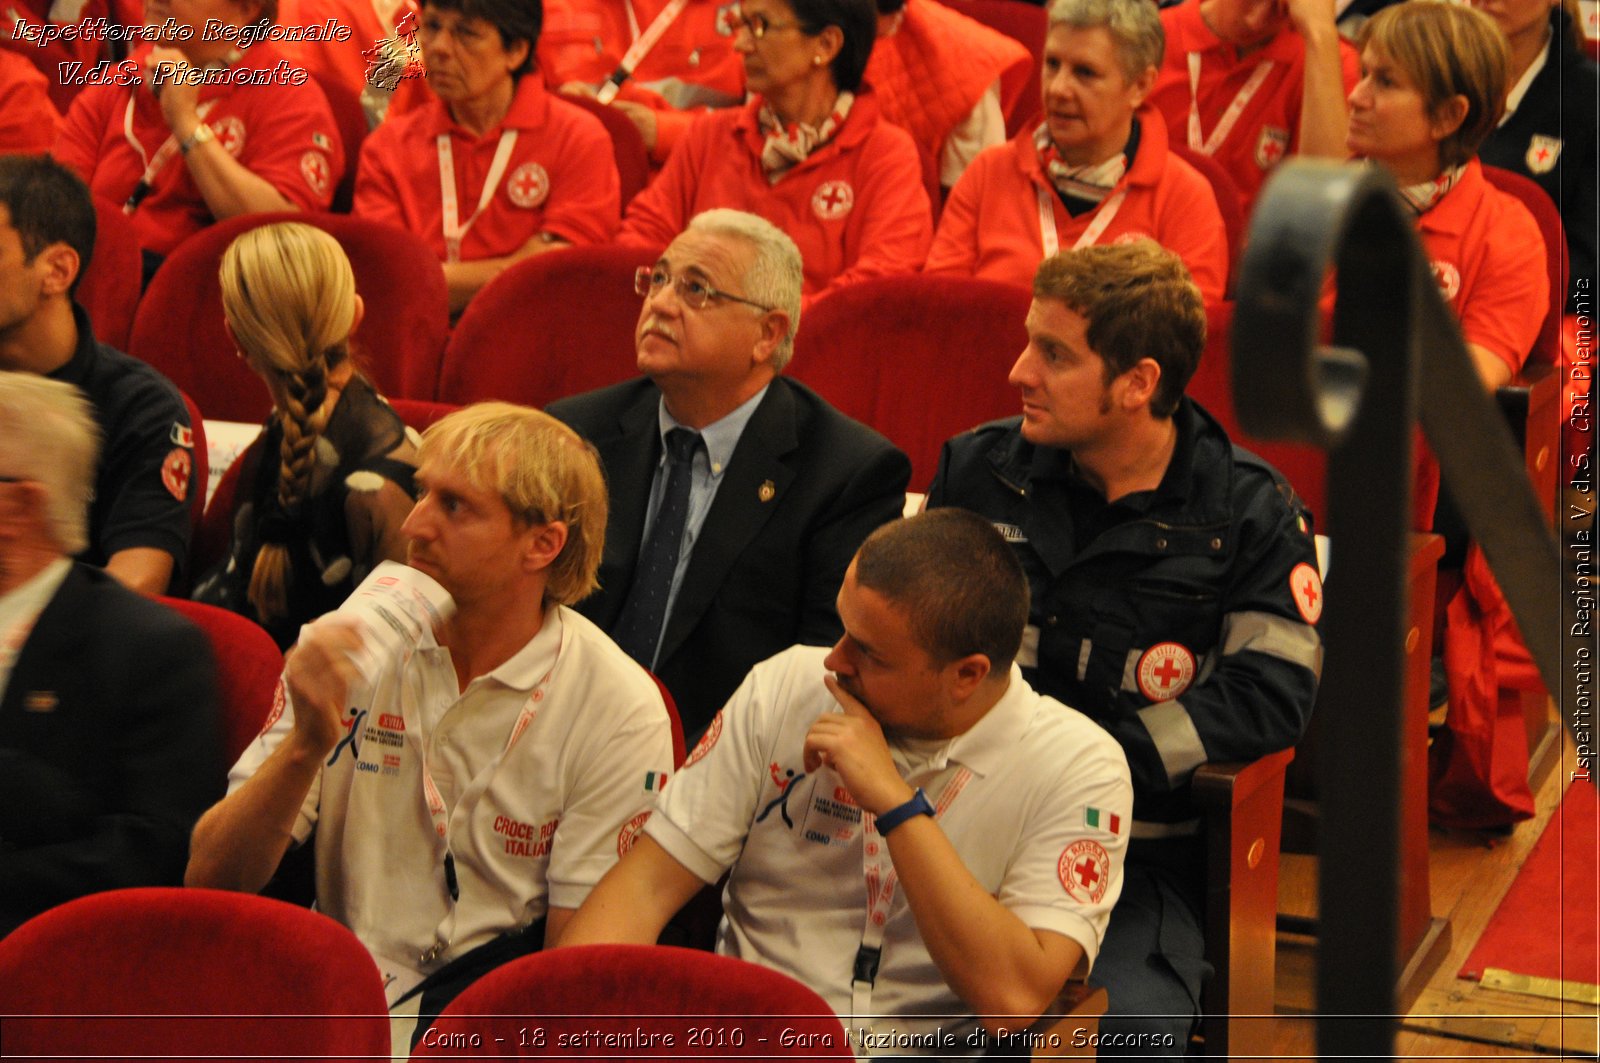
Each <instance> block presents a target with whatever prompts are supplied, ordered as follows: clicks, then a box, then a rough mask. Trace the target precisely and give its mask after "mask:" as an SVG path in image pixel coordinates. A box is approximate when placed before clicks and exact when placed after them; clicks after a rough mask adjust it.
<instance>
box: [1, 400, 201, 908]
mask: <svg viewBox="0 0 1600 1063" xmlns="http://www.w3.org/2000/svg"><path fill="white" fill-rule="evenodd" d="M99 449H100V434H99V430H98V429H97V428H96V426H95V420H94V412H93V410H92V408H91V407H90V405H89V402H88V400H87V399H85V398H84V396H83V395H82V393H81V392H79V391H78V389H76V388H74V387H73V386H71V385H70V384H65V383H62V382H60V381H56V380H49V379H46V378H44V377H42V376H38V375H36V374H33V373H0V935H4V934H6V933H8V932H10V931H11V930H13V929H15V928H16V927H17V926H18V925H19V924H21V923H22V922H24V921H26V920H27V919H29V918H31V917H32V916H34V915H37V914H38V913H40V912H42V911H44V910H45V909H47V908H51V907H54V906H55V905H58V904H61V903H63V902H66V901H69V900H72V899H74V898H77V897H81V896H84V895H85V894H89V893H95V892H99V891H101V890H109V889H119V888H124V887H129V886H176V885H178V884H179V882H180V881H181V880H182V878H183V866H184V860H185V858H186V854H187V849H188V837H189V828H190V827H192V826H193V825H194V821H195V819H196V818H197V817H198V816H199V815H200V813H201V811H203V810H204V809H205V807H206V806H207V805H208V804H210V802H211V801H213V800H215V798H216V797H217V795H218V794H220V793H221V792H222V782H223V765H222V746H221V742H220V740H219V739H218V737H217V694H216V669H215V665H214V664H213V662H212V658H211V651H210V648H209V645H208V643H207V642H206V638H205V636H204V635H202V634H201V633H200V631H198V630H197V629H196V628H195V627H194V626H193V625H192V624H190V623H189V622H188V621H186V620H184V619H183V618H182V617H180V616H179V615H178V614H177V613H175V612H173V611H172V610H170V609H167V608H165V607H164V606H162V605H159V604H157V603H156V602H153V601H151V600H150V599H148V598H145V597H143V596H142V595H139V594H136V593H135V592H133V591H131V590H128V589H127V588H125V587H124V586H123V585H122V584H121V583H120V582H118V581H117V580H116V579H115V578H114V577H112V576H111V575H110V574H108V573H107V572H106V571H105V570H104V569H99V568H93V567H90V566H88V565H85V564H81V563H76V562H74V561H73V560H72V559H71V557H72V555H73V554H76V553H78V552H79V551H81V550H82V549H83V548H84V546H85V544H86V543H87V542H88V534H89V533H88V526H89V517H88V513H89V500H90V499H91V497H93V493H94V477H95V467H96V460H97V457H98V455H99Z"/></svg>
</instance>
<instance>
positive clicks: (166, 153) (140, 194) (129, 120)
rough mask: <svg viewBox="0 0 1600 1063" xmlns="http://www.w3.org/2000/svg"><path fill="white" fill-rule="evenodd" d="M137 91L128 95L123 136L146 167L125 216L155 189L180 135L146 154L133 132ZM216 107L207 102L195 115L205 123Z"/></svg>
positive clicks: (213, 102)
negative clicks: (134, 98) (134, 103)
mask: <svg viewBox="0 0 1600 1063" xmlns="http://www.w3.org/2000/svg"><path fill="white" fill-rule="evenodd" d="M136 91H138V90H137V89H134V90H130V91H129V93H128V107H127V109H126V110H124V111H123V112H122V135H123V137H124V138H125V139H126V140H127V141H128V145H129V146H130V147H131V148H133V150H134V151H135V152H137V153H138V155H139V162H140V163H142V164H143V165H144V172H143V173H142V174H141V175H140V177H139V183H138V184H136V185H134V186H133V191H132V192H130V193H129V194H128V199H127V202H125V203H123V204H122V213H124V214H132V213H133V212H134V211H136V210H138V209H139V204H140V203H141V202H143V201H144V197H145V196H147V195H149V194H150V190H151V189H152V188H154V187H155V183H156V177H157V175H159V174H160V173H161V171H162V170H164V169H166V166H167V163H169V162H171V161H172V157H173V156H174V155H176V154H177V153H178V134H176V133H169V134H167V139H166V140H163V141H162V142H161V146H160V147H158V148H156V153H155V155H153V156H152V155H147V154H145V150H144V145H143V144H141V143H139V138H138V137H137V136H135V135H134V132H133V102H134V101H133V94H134V92H136ZM216 105H217V101H216V100H214V99H213V100H206V101H205V102H204V103H202V104H200V105H199V106H198V107H196V108H195V114H196V116H197V117H198V118H199V119H200V121H202V122H204V121H205V120H206V115H208V114H210V113H211V109H212V108H213V107H215V106H216Z"/></svg>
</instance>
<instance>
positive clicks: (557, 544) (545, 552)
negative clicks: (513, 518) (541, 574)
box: [522, 520, 567, 572]
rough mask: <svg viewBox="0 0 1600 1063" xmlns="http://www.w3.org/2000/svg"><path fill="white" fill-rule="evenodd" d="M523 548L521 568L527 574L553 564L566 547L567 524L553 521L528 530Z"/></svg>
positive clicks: (562, 521) (561, 521)
mask: <svg viewBox="0 0 1600 1063" xmlns="http://www.w3.org/2000/svg"><path fill="white" fill-rule="evenodd" d="M528 532H529V534H528V538H527V542H526V544H525V545H524V547H523V552H522V566H523V568H524V569H525V570H526V571H528V572H538V571H540V570H542V569H547V568H549V567H550V566H551V565H553V564H555V561H556V558H558V557H560V556H561V551H562V550H563V549H564V548H565V547H566V545H567V522H566V521H564V520H553V521H551V522H550V523H548V524H537V525H534V526H533V527H531V528H529V529H528Z"/></svg>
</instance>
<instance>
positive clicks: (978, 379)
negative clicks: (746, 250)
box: [788, 273, 1031, 491]
mask: <svg viewBox="0 0 1600 1063" xmlns="http://www.w3.org/2000/svg"><path fill="white" fill-rule="evenodd" d="M1030 302H1031V296H1030V294H1029V293H1028V291H1027V290H1026V289H1024V288H1019V287H1016V286H1014V285H1010V284H1001V283H998V282H996V281H987V280H976V279H973V278H971V277H954V276H948V275H943V274H920V273H916V274H908V275H905V276H900V277H882V278H878V279H875V280H869V281H863V282H861V283H860V284H852V285H849V286H847V287H845V288H841V289H839V290H837V291H834V292H830V293H828V294H827V295H825V296H823V297H822V298H821V299H819V300H817V302H816V304H815V305H813V306H812V308H811V309H810V310H809V311H807V312H806V314H805V316H804V317H802V318H801V320H800V333H799V336H798V337H797V339H796V344H795V356H794V361H793V362H792V363H791V364H790V366H789V370H788V371H789V373H790V375H792V376H793V377H795V379H797V380H800V381H801V382H803V383H805V384H808V385H810V386H811V387H812V388H815V389H816V390H817V391H818V392H820V393H821V394H822V396H823V397H824V398H826V399H827V400H828V401H829V402H831V403H833V404H834V405H835V406H837V407H838V408H839V409H840V410H842V411H843V412H844V413H846V414H848V415H849V416H851V417H854V418H855V419H856V420H858V421H862V422H865V423H866V424H869V425H871V426H872V427H873V428H876V429H877V430H878V431H880V432H882V433H883V434H884V435H886V436H888V437H889V438H890V439H891V440H893V441H894V443H895V444H896V445H897V446H899V447H900V448H901V449H902V450H904V451H905V452H906V454H907V455H908V456H909V457H910V458H911V490H913V491H923V490H926V489H927V487H928V484H929V483H930V482H931V481H932V479H933V474H934V471H935V470H936V469H937V467H938V463H939V449H940V447H942V446H943V445H944V441H945V440H946V439H949V438H950V437H951V436H953V435H956V434H957V433H959V432H963V431H966V430H967V429H968V428H972V427H973V426H975V425H979V424H982V423H983V422H985V421H990V420H993V419H995V418H997V417H1010V416H1012V415H1014V414H1019V413H1021V412H1022V402H1021V400H1020V399H1019V398H1018V396H1017V390H1016V389H1015V388H1013V387H1012V386H1011V385H1010V384H1009V383H1007V382H1006V376H1007V374H1008V373H1010V371H1011V366H1012V365H1013V363H1015V362H1016V360H1017V355H1019V354H1021V353H1022V349H1023V347H1024V346H1026V345H1027V332H1026V330H1025V329H1024V328H1023V320H1024V319H1025V318H1026V317H1027V314H1028V304H1029V303H1030Z"/></svg>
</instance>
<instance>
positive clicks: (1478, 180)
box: [1417, 158, 1489, 236]
mask: <svg viewBox="0 0 1600 1063" xmlns="http://www.w3.org/2000/svg"><path fill="white" fill-rule="evenodd" d="M1488 194H1489V179H1488V178H1487V177H1485V176H1483V164H1482V163H1480V162H1478V160H1477V159H1476V158H1474V159H1473V160H1472V161H1471V162H1469V163H1467V168H1466V170H1465V171H1464V172H1463V173H1462V174H1461V179H1460V180H1459V181H1457V182H1456V186H1455V187H1454V188H1452V189H1451V190H1450V191H1449V192H1447V193H1445V196H1444V198H1443V199H1441V200H1439V202H1437V203H1435V204H1434V205H1433V208H1432V209H1431V210H1429V211H1427V212H1426V213H1424V214H1423V215H1422V216H1421V217H1419V218H1418V219H1417V228H1418V229H1421V230H1423V231H1425V232H1431V233H1440V234H1443V235H1448V236H1459V235H1460V234H1461V233H1464V232H1466V230H1467V223H1468V222H1469V221H1471V219H1472V217H1473V215H1475V214H1477V213H1478V211H1479V210H1481V209H1482V207H1483V199H1484V197H1485V196H1486V195H1488Z"/></svg>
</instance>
